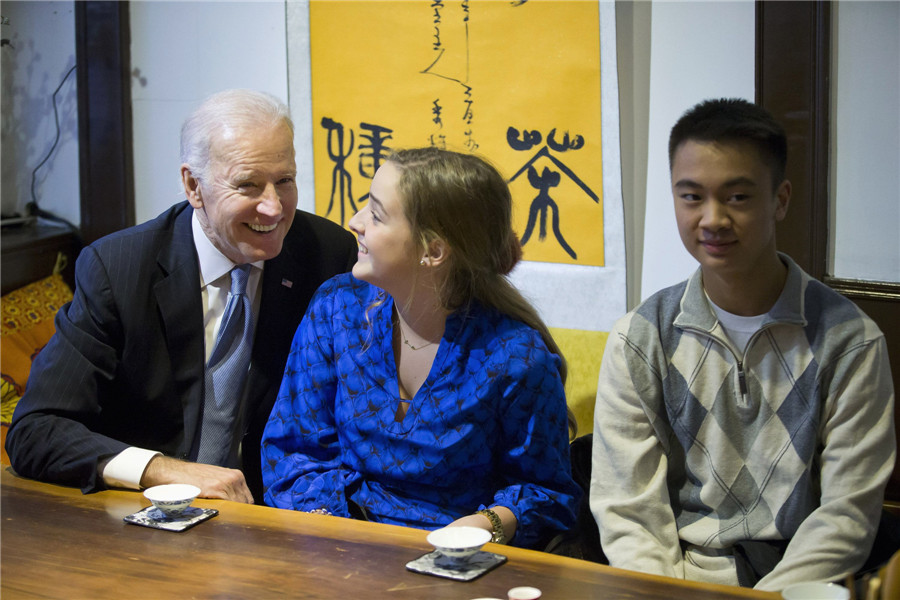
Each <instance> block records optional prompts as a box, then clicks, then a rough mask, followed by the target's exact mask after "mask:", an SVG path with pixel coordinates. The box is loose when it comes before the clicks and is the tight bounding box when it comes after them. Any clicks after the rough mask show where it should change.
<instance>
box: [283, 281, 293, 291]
mask: <svg viewBox="0 0 900 600" xmlns="http://www.w3.org/2000/svg"><path fill="white" fill-rule="evenodd" d="M281 285H283V286H284V287H286V288H288V289H290V288H292V287H293V286H294V282H293V281H291V280H290V279H282V280H281Z"/></svg>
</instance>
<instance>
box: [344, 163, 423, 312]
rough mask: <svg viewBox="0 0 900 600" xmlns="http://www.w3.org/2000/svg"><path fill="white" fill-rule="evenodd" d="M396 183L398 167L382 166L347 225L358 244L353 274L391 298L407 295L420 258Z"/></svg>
mask: <svg viewBox="0 0 900 600" xmlns="http://www.w3.org/2000/svg"><path fill="white" fill-rule="evenodd" d="M399 181H400V171H399V170H398V169H397V167H395V166H394V165H393V164H391V163H390V162H387V163H384V164H383V165H381V167H380V168H379V169H378V171H377V172H376V173H375V177H374V178H372V185H371V187H370V189H369V202H368V204H367V205H366V207H365V208H363V209H362V210H360V211H359V212H358V213H356V214H355V215H353V218H351V219H350V223H349V226H350V230H351V231H353V233H355V234H356V237H357V239H358V242H359V253H358V255H357V262H356V264H355V265H354V266H353V275H354V276H355V277H356V278H357V279H361V280H363V281H367V282H369V283H371V284H372V285H376V286H378V287H380V288H381V289H383V290H385V291H387V292H388V293H389V294H391V295H392V296H394V297H397V296H398V295H399V296H403V295H405V294H407V293H408V292H409V290H410V289H411V287H412V285H413V282H414V281H415V272H416V269H417V268H418V266H419V259H421V258H422V257H421V256H419V255H420V254H421V251H420V250H419V248H418V244H417V243H416V241H415V240H414V239H413V234H412V228H411V226H410V223H409V221H408V220H407V218H406V215H405V214H404V212H403V204H402V200H401V198H400V193H399V190H398V187H397V185H398V183H399Z"/></svg>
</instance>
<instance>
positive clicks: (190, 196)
mask: <svg viewBox="0 0 900 600" xmlns="http://www.w3.org/2000/svg"><path fill="white" fill-rule="evenodd" d="M181 184H182V185H183V186H184V195H185V197H186V198H187V200H188V202H190V203H191V206H193V207H194V208H203V200H202V199H201V198H200V180H199V179H198V178H197V177H194V173H193V172H192V171H191V168H190V167H189V166H188V165H187V164H183V165H181Z"/></svg>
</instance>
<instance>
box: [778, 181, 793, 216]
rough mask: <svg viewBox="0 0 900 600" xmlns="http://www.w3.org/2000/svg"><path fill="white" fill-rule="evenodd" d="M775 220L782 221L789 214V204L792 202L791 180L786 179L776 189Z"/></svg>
mask: <svg viewBox="0 0 900 600" xmlns="http://www.w3.org/2000/svg"><path fill="white" fill-rule="evenodd" d="M775 202H777V203H778V206H776V207H775V220H776V221H781V220H783V219H784V217H785V216H786V215H787V211H788V205H789V204H790V203H791V182H790V181H788V180H787V179H785V180H784V181H782V182H781V185H779V186H778V189H777V190H775Z"/></svg>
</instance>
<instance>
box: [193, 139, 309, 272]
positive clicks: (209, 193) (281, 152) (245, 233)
mask: <svg viewBox="0 0 900 600" xmlns="http://www.w3.org/2000/svg"><path fill="white" fill-rule="evenodd" d="M208 172H209V176H208V177H206V178H204V179H202V180H201V179H199V178H197V177H196V176H195V174H194V173H192V172H191V169H190V167H188V165H182V167H181V173H182V181H183V183H184V187H185V192H186V194H187V197H188V200H189V201H190V203H191V205H192V206H193V207H194V208H195V209H197V217H198V220H199V222H200V226H201V228H202V229H203V232H204V233H206V236H207V237H208V238H209V240H210V241H211V242H212V243H213V245H214V246H215V247H216V248H217V249H218V250H219V251H220V252H222V254H224V255H225V256H227V257H228V258H229V259H230V260H232V261H233V262H235V263H236V264H244V263H250V262H254V261H258V260H268V259H270V258H274V257H275V256H278V254H279V253H280V252H281V245H282V242H284V236H285V235H287V232H288V230H289V229H290V228H291V223H292V222H293V220H294V211H295V210H296V208H297V185H296V181H295V178H296V174H297V168H296V166H295V163H294V144H293V136H292V135H291V130H290V128H289V127H288V126H287V125H284V124H277V125H273V126H268V127H267V126H262V127H261V126H260V125H259V124H258V123H256V124H252V123H248V124H245V125H239V126H233V127H223V128H222V129H221V130H220V131H219V132H217V133H216V134H214V135H213V139H212V143H211V148H210V161H209V168H208Z"/></svg>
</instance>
